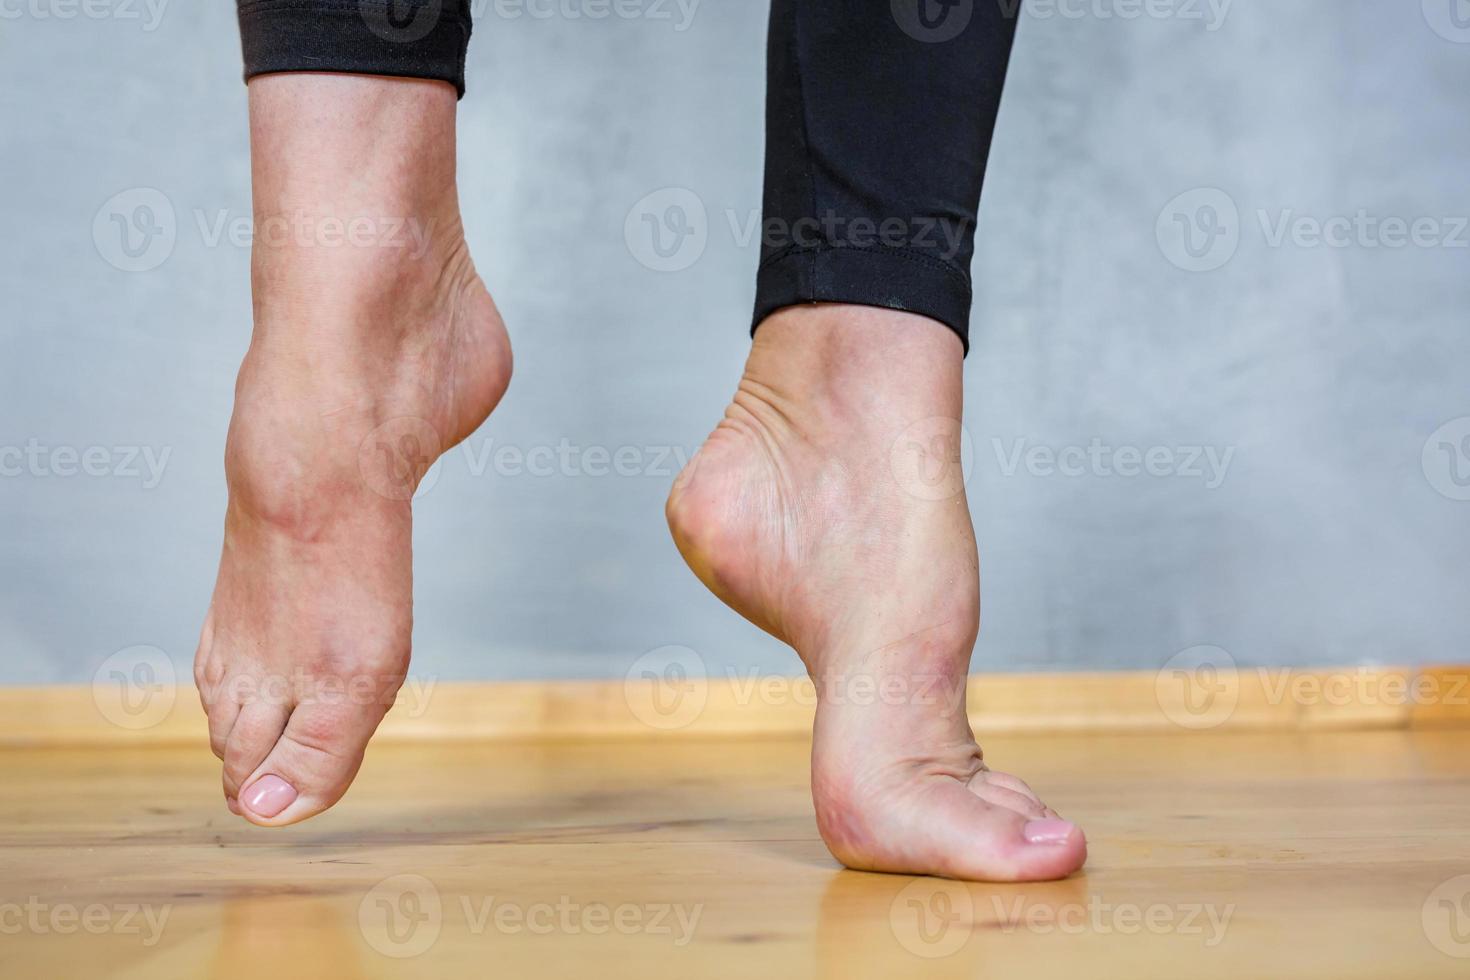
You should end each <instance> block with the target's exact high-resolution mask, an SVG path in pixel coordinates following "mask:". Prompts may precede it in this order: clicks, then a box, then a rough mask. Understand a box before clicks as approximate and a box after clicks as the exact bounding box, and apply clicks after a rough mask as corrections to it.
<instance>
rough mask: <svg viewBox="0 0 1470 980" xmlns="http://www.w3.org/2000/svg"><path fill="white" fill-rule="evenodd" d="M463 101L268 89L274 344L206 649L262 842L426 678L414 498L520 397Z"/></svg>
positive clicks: (318, 77)
mask: <svg viewBox="0 0 1470 980" xmlns="http://www.w3.org/2000/svg"><path fill="white" fill-rule="evenodd" d="M454 112H455V91H454V89H453V88H452V87H450V86H448V85H446V84H443V83H440V82H428V81H418V80H409V79H387V78H376V77H365V76H353V75H333V74H282V75H266V76H261V77H258V78H256V79H254V80H252V81H251V83H250V121H251V147H252V158H253V161H254V172H253V176H254V193H255V212H256V238H255V248H254V253H253V258H252V284H253V290H254V296H255V331H254V335H253V337H252V340H251V344H250V350H249V353H248V354H247V355H246V357H245V361H244V364H243V365H242V366H241V369H240V376H239V381H238V383H237V385H236V395H235V411H234V416H233V418H232V419H231V422H230V431H229V437H228V441H227V445H226V456H225V473H226V479H227V483H228V487H229V506H228V510H227V512H226V515H225V539H224V550H223V554H222V556H221V559H220V568H219V577H218V579H217V581H216V584H215V590H214V598H213V600H212V602H211V605H210V609H209V612H208V615H207V617H206V620H205V624H204V629H203V633H202V635H201V638H200V642H199V651H198V653H197V655H196V657H195V671H194V674H195V680H196V683H197V684H198V687H199V691H200V696H201V699H202V700H203V703H204V707H205V710H206V712H207V713H208V716H209V734H210V743H211V746H212V747H213V749H214V752H215V754H216V755H218V756H219V757H220V759H222V760H223V763H224V775H223V784H224V795H225V800H226V803H227V805H228V806H229V807H230V809H231V810H232V811H233V812H235V813H237V814H239V815H240V816H242V817H244V818H245V819H246V820H249V821H250V822H251V823H255V824H259V825H262V826H284V825H286V824H291V823H296V822H298V821H301V820H304V819H306V818H308V817H311V816H315V815H316V814H318V813H320V812H322V811H323V810H325V809H327V808H328V807H330V806H332V805H333V804H335V803H336V802H337V801H338V800H339V799H340V798H341V797H342V795H343V794H344V793H345V792H346V791H347V788H348V786H349V785H350V784H351V782H352V780H353V777H354V776H355V775H356V774H357V770H358V767H359V766H360V765H361V763H362V759H363V753H364V750H365V749H366V746H367V743H368V740H369V738H371V736H372V734H373V732H374V731H375V730H376V728H377V726H378V723H379V722H380V721H381V720H382V718H383V716H384V714H385V713H386V712H387V710H388V709H389V707H390V706H391V705H392V702H393V698H394V696H395V694H396V693H397V691H398V688H399V686H400V685H401V684H402V682H403V678H404V674H405V672H406V671H407V669H408V662H409V647H410V634H411V632H412V627H413V585H412V572H413V569H412V528H413V512H412V503H411V500H412V496H413V493H414V489H415V488H416V487H417V485H418V481H419V479H420V478H421V477H422V476H423V474H424V471H425V470H426V469H427V468H428V466H429V465H430V464H431V463H432V462H433V461H434V459H436V458H437V457H438V456H439V455H440V454H442V453H443V452H445V451H447V450H448V449H449V448H450V447H452V446H453V445H454V444H456V443H457V442H459V441H461V440H462V439H464V438H466V437H467V436H468V435H469V434H470V433H472V432H473V431H474V430H475V428H476V427H477V426H479V425H480V423H481V422H483V421H484V420H485V418H486V417H487V416H488V415H489V414H490V411H491V410H492V409H493V408H494V407H495V405H496V403H497V402H498V401H499V400H500V398H501V396H502V394H504V392H505V389H506V386H507V384H508V383H509V381H510V372H511V354H510V344H509V340H508V338H507V336H506V332H505V326H504V324H503V323H502V322H501V319H500V315H499V314H498V313H497V311H496V309H495V304H494V303H493V302H492V301H491V299H490V294H489V293H488V292H487V291H486V289H485V286H484V284H483V283H482V282H481V281H480V278H479V276H478V275H476V273H475V269H474V266H473V265H472V263H471V261H470V258H469V253H468V251H467V250H466V248H465V243H464V236H463V232H462V229H461V226H460V218H459V204H458V200H457V197H456V192H455V164H454V153H455V147H454Z"/></svg>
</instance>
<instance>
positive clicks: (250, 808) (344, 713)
mask: <svg viewBox="0 0 1470 980" xmlns="http://www.w3.org/2000/svg"><path fill="white" fill-rule="evenodd" d="M383 714H384V711H383V710H382V709H381V708H379V707H378V706H376V705H352V704H344V703H327V702H307V703H302V704H299V705H297V706H296V708H295V710H294V711H292V712H291V717H290V720H289V721H287V722H286V725H285V730H284V731H283V732H282V733H281V737H280V739H279V740H278V741H277V742H276V744H275V746H274V747H273V748H272V749H271V751H270V754H269V755H267V756H266V758H265V761H263V762H262V763H260V765H259V766H257V767H256V769H255V771H254V772H253V773H251V775H250V777H249V779H247V780H246V781H245V785H244V787H243V789H242V790H241V792H240V795H239V800H240V804H241V806H242V808H243V809H244V811H245V813H244V816H245V819H247V820H249V821H250V822H251V823H254V824H259V825H260V826H263V827H284V826H286V825H287V824H293V823H297V822H299V821H302V820H305V819H307V818H308V817H313V816H315V815H316V814H318V813H321V812H322V811H323V810H326V809H327V808H328V807H330V806H332V805H333V804H335V803H336V802H337V801H338V800H340V799H341V798H342V796H343V794H344V793H346V792H347V787H348V786H350V785H351V783H352V779H353V777H354V776H356V775H357V770H358V767H359V766H361V765H362V757H363V752H364V750H365V749H366V747H367V742H368V739H369V738H371V737H372V734H373V731H374V730H376V728H377V727H378V722H380V721H381V720H382V718H383Z"/></svg>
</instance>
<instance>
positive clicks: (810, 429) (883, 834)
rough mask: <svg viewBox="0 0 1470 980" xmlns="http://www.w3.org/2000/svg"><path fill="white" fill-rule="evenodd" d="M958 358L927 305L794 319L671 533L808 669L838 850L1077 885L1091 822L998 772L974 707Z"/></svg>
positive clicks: (737, 408)
mask: <svg viewBox="0 0 1470 980" xmlns="http://www.w3.org/2000/svg"><path fill="white" fill-rule="evenodd" d="M962 362H963V351H962V347H961V344H960V341H959V339H958V337H957V336H956V335H955V334H954V333H953V332H951V331H950V330H949V329H948V328H946V327H944V326H943V325H942V324H939V323H937V322H935V321H932V320H928V319H926V318H923V317H919V316H915V315H912V314H906V313H898V312H894V311H890V310H883V309H876V308H871V307H863V306H844V305H825V304H824V305H814V306H804V307H794V308H790V309H786V310H783V311H781V312H779V313H777V314H776V315H774V316H772V317H770V318H769V319H767V320H766V321H765V322H764V323H763V324H762V325H761V327H760V329H759V330H758V331H757V332H756V335H755V342H754V345H753V347H752V350H751V353H750V358H749V361H748V362H747V364H746V369H745V376H744V377H743V378H742V380H741V382H740V386H739V390H738V392H737V393H736V395H735V399H734V402H733V404H731V406H730V407H729V408H728V409H727V410H726V412H725V417H724V419H723V420H722V421H721V422H720V424H719V427H718V428H716V430H715V431H714V433H713V434H712V435H711V436H710V438H709V440H708V441H707V442H706V443H705V444H704V447H703V448H702V449H701V450H700V451H699V453H698V454H697V455H696V456H695V458H694V459H693V460H692V461H691V462H690V464H689V467H688V469H687V470H686V472H685V473H684V474H682V475H681V476H680V478H679V480H678V481H677V482H676V484H675V487H674V490H673V492H672V494H671V495H670V497H669V502H668V518H669V525H670V528H671V529H672V531H673V534H674V540H675V542H676V543H677V545H678V547H679V550H680V552H681V553H682V554H683V555H684V557H685V560H686V561H687V562H688V563H689V565H690V567H691V568H692V569H693V570H694V572H695V573H696V574H697V575H698V576H699V577H700V579H701V580H702V581H703V582H704V583H705V584H706V585H707V586H708V587H709V588H710V589H711V590H712V591H713V592H714V593H715V594H716V595H717V596H719V597H720V598H721V599H722V600H724V601H725V602H726V603H727V604H728V605H730V606H731V607H732V608H733V609H735V611H737V612H739V613H740V614H741V615H743V616H745V617H746V618H747V619H749V620H750V621H751V622H753V623H755V624H756V625H757V626H759V627H761V628H762V629H764V630H766V631H767V632H769V633H771V634H772V635H774V636H776V637H777V638H778V639H781V640H783V641H785V642H786V643H789V644H790V645H791V646H792V647H794V648H795V649H796V651H797V653H798V654H799V655H800V656H801V658H802V661H803V662H804V663H805V664H806V667H807V670H808V672H809V673H810V674H811V676H812V679H813V681H814V682H815V684H816V687H817V693H818V702H817V717H816V727H815V730H814V734H813V747H812V796H813V801H814V803H815V806H816V814H817V825H818V827H819V829H820V830H821V834H822V838H823V840H824V841H826V843H827V846H828V848H829V849H830V850H831V851H832V853H833V855H834V856H835V857H837V859H838V860H840V861H841V862H842V863H844V864H846V865H847V866H848V867H851V868H856V869H861V870H871V871H890V872H906V873H912V874H934V875H943V876H947V877H954V878H965V879H975V880H985V881H1033V880H1046V879H1054V878H1062V877H1065V876H1066V875H1068V874H1071V873H1072V872H1074V871H1076V870H1077V869H1078V868H1080V867H1081V866H1082V864H1083V862H1084V861H1085V860H1086V857H1087V844H1086V840H1085V838H1084V837H1083V833H1082V831H1081V829H1080V828H1078V827H1077V826H1076V825H1074V824H1072V823H1070V822H1068V821H1066V820H1063V819H1061V818H1060V817H1059V816H1058V815H1057V814H1056V813H1055V812H1053V811H1052V810H1051V809H1050V808H1048V807H1047V806H1046V805H1045V804H1044V803H1042V802H1041V800H1040V799H1039V798H1038V797H1037V795H1036V794H1035V793H1034V792H1032V791H1031V789H1030V787H1028V786H1027V785H1026V784H1025V783H1024V782H1022V781H1021V780H1020V779H1018V778H1016V777H1015V776H1011V775H1007V774H1005V773H1001V772H995V771H992V770H991V769H989V768H988V767H987V766H986V764H985V762H984V761H983V757H982V754H981V751H980V747H979V746H978V745H977V744H976V742H975V738H974V735H973V733H972V732H971V729H970V725H969V721H968V719H967V716H966V714H965V702H964V690H965V679H966V675H967V673H968V670H969V662H970V653H971V650H972V648H973V646H974V642H975V637H976V633H977V630H978V628H979V616H980V592H979V586H980V583H979V569H978V560H977V557H976V549H975V536H974V531H973V529H972V527H971V523H970V513H969V508H968V505H967V503H966V500H965V492H964V481H963V477H962V475H961V470H960V465H959V458H958V446H959V441H958V438H957V437H958V432H959V419H960V418H961V405H962V399H961V388H962V372H961V366H962Z"/></svg>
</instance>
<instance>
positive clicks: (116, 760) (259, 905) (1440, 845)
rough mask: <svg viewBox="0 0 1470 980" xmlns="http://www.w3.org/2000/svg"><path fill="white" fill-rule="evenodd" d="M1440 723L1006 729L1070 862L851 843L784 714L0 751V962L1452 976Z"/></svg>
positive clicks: (395, 971)
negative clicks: (741, 729) (828, 832)
mask: <svg viewBox="0 0 1470 980" xmlns="http://www.w3.org/2000/svg"><path fill="white" fill-rule="evenodd" d="M1467 749H1470V740H1467V736H1466V734H1464V733H1462V732H1455V731H1444V732H1432V731H1387V732H1343V733H1329V732H1314V733H1304V732H1294V733H1293V732H1282V733H1276V734H1233V735H1223V734H1212V735H1184V734H1179V735H1135V736H1126V735H1116V736H1099V735H1092V736H1067V737H1011V738H1004V739H996V738H992V739H989V740H987V757H988V758H990V759H992V760H993V761H994V762H995V763H996V764H997V765H999V766H1001V767H1003V768H1006V769H1008V770H1010V771H1013V772H1020V773H1023V774H1025V775H1027V776H1028V777H1029V778H1030V779H1031V781H1032V783H1033V785H1035V786H1036V787H1037V789H1038V790H1040V791H1041V792H1042V793H1043V794H1044V795H1045V796H1046V797H1047V798H1048V799H1049V800H1050V801H1051V802H1052V803H1053V804H1054V805H1055V806H1056V807H1057V808H1058V809H1060V810H1061V811H1062V812H1063V813H1064V814H1066V815H1068V816H1070V817H1073V818H1074V819H1076V820H1078V821H1079V822H1081V823H1083V825H1084V826H1085V827H1086V828H1087V830H1088V833H1089V838H1090V840H1091V842H1092V860H1091V862H1090V864H1089V866H1088V868H1087V870H1086V872H1085V873H1084V874H1082V875H1078V876H1076V877H1074V878H1072V879H1070V880H1068V881H1064V882H1057V883H1052V884H1044V885H1008V886H1001V885H965V884H958V883H954V882H945V881H939V880H935V879H913V878H904V877H896V876H886V875H870V874H857V873H853V872H848V871H843V870H841V869H840V868H839V867H838V866H837V865H836V864H835V863H834V862H833V861H832V859H831V858H830V857H829V856H828V855H827V853H826V851H825V850H824V848H823V847H822V844H821V841H820V840H819V839H818V837H817V833H816V828H815V825H814V823H813V819H812V815H811V809H810V803H809V800H808V796H807V787H806V751H807V746H806V744H805V743H804V742H802V741H799V740H758V739H749V740H728V741H720V740H710V739H700V740H688V741H676V740H667V739H665V740H660V741H657V742H652V741H648V742H636V741H620V742H608V743H603V744H591V743H587V742H561V743H552V742H544V743H526V744H515V743H496V744H493V745H490V744H475V743H470V744H453V743H428V744H424V745H419V746H412V745H388V746H382V747H378V748H376V749H375V750H374V751H373V752H372V753H370V755H369V760H368V764H367V766H366V767H365V768H364V770H363V773H362V775H361V777H360V779H359V782H358V785H357V786H356V787H355V788H354V789H353V791H352V793H351V794H349V796H348V798H347V800H346V801H345V802H344V804H343V805H342V806H341V807H339V808H338V809H337V810H335V811H333V812H332V813H329V814H327V815H326V816H324V817H322V818H319V819H318V820H316V821H313V822H311V823H308V824H304V825H301V826H299V827H295V828H291V829H289V830H286V831H264V830H259V829H256V828H253V827H250V826H248V825H246V824H244V823H242V822H240V821H238V820H236V819H235V818H233V817H231V816H230V815H229V813H228V812H227V811H226V810H225V809H224V806H223V804H222V803H221V801H220V799H219V794H218V791H217V788H216V782H217V770H216V763H215V760H214V759H213V757H212V756H210V755H209V754H208V752H207V751H203V750H183V749H165V748H158V749H148V750H141V751H130V750H121V749H119V750H106V751H101V750H95V749H93V750H78V749H42V748H37V749H13V750H7V751H4V752H0V767H3V768H0V771H3V775H4V779H3V782H0V976H4V977H7V978H20V977H45V978H58V977H67V978H70V977H83V976H112V977H139V978H144V977H146V978H149V980H158V978H166V977H190V978H194V977H220V978H227V977H249V978H250V980H284V978H288V977H313V978H319V977H389V976H394V977H398V976H409V977H426V978H427V977H432V978H435V980H444V978H452V977H458V976H470V977H486V976H506V977H536V976H555V977H562V976H573V975H588V976H599V977H603V976H613V977H646V976H650V975H670V976H678V977H703V976H715V977H750V976H761V977H772V978H776V977H799V976H806V975H816V976H823V977H840V978H847V977H857V976H874V977H907V976H936V977H981V976H985V977H991V976H995V977H1009V976H1026V977H1028V978H1039V977H1050V976H1057V977H1079V976H1130V977H1147V976H1157V977H1171V978H1174V977H1185V976H1187V977H1215V976H1219V977H1252V976H1273V977H1287V976H1310V977H1324V978H1327V977H1330V978H1334V980H1340V978H1346V977H1384V976H1401V977H1437V976H1443V977H1452V976H1453V977H1463V976H1467V975H1470V751H1467Z"/></svg>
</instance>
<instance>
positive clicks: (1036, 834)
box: [1021, 819, 1077, 844]
mask: <svg viewBox="0 0 1470 980" xmlns="http://www.w3.org/2000/svg"><path fill="white" fill-rule="evenodd" d="M1076 829H1077V826H1076V825H1075V824H1073V823H1072V822H1071V821H1070V820H1051V819H1047V820H1029V821H1027V822H1026V826H1025V827H1023V828H1021V833H1022V834H1023V835H1024V836H1025V837H1026V841H1027V843H1030V844H1065V843H1066V841H1067V838H1068V837H1071V836H1072V831H1074V830H1076Z"/></svg>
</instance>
